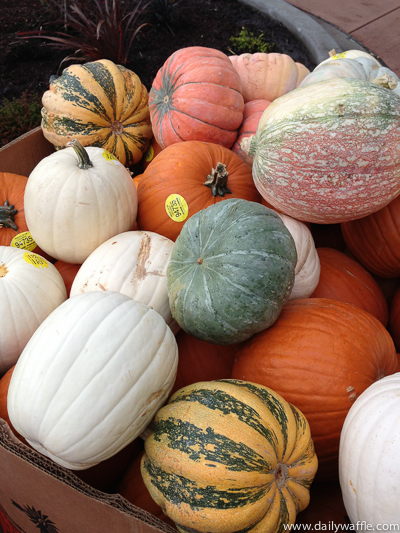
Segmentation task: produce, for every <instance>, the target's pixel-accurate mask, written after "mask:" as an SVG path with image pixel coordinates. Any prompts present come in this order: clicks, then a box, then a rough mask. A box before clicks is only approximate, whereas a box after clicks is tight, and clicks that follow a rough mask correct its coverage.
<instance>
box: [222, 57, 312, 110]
mask: <svg viewBox="0 0 400 533" xmlns="http://www.w3.org/2000/svg"><path fill="white" fill-rule="evenodd" d="M229 59H230V60H231V62H232V65H233V66H234V67H235V69H236V70H237V72H238V74H239V76H240V80H241V82H242V93H243V97H244V101H245V102H250V101H251V100H269V101H270V102H272V101H273V100H275V99H276V98H278V97H279V96H282V95H284V94H286V93H288V92H290V91H293V89H295V88H296V87H297V86H298V85H299V83H300V82H301V81H302V79H303V78H304V77H305V76H307V75H308V74H309V73H310V71H309V70H308V68H307V67H305V66H304V65H302V64H301V63H296V62H295V61H294V60H293V59H292V58H291V57H290V56H288V55H287V54H278V53H270V54H267V53H264V52H256V53H255V54H241V55H239V56H236V55H233V56H229Z"/></svg>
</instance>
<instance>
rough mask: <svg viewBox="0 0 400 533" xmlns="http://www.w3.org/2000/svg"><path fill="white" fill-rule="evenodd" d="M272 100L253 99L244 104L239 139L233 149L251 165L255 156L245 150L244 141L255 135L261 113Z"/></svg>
mask: <svg viewBox="0 0 400 533" xmlns="http://www.w3.org/2000/svg"><path fill="white" fill-rule="evenodd" d="M270 103H271V102H270V101H269V100H252V101H251V102H247V103H246V104H244V112H243V122H242V124H241V126H240V128H239V131H238V136H237V139H236V141H235V143H234V145H233V146H232V148H231V150H232V151H233V152H235V154H237V155H238V156H239V157H240V159H243V161H244V162H245V163H247V164H248V165H249V167H252V166H253V158H252V157H251V156H250V155H249V154H248V153H247V152H246V151H244V150H243V148H242V142H244V143H246V141H244V139H248V140H249V139H250V137H251V135H255V134H256V131H257V126H258V123H259V122H260V118H261V115H262V114H263V113H264V111H265V110H266V109H267V107H268V106H269V104H270Z"/></svg>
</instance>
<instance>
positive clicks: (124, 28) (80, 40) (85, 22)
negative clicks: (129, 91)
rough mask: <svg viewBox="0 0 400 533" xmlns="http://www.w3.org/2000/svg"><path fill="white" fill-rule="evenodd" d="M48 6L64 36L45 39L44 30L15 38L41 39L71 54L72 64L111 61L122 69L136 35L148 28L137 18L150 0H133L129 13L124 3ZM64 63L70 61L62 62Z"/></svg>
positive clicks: (57, 0) (80, 1)
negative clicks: (72, 53)
mask: <svg viewBox="0 0 400 533" xmlns="http://www.w3.org/2000/svg"><path fill="white" fill-rule="evenodd" d="M47 3H48V4H52V5H53V6H55V7H56V8H57V9H58V11H59V13H60V15H61V18H60V19H59V20H57V21H55V22H56V23H57V24H62V25H63V26H64V32H62V31H55V32H54V33H53V34H52V35H46V34H45V33H44V32H43V30H39V31H27V32H22V33H19V34H18V35H17V37H18V38H20V39H32V38H40V39H44V40H46V41H50V45H51V46H53V47H54V48H58V49H64V50H74V51H75V55H74V56H73V59H74V60H83V61H93V60H99V59H110V60H111V61H113V62H114V63H116V64H119V65H121V64H125V63H127V61H128V54H129V51H130V48H131V46H132V43H133V40H134V39H135V37H136V36H137V34H138V32H139V31H140V30H141V29H142V28H143V27H144V26H146V25H148V23H147V22H144V23H140V18H141V16H142V15H143V14H144V12H145V11H146V9H147V8H148V6H149V5H150V4H151V3H152V0H147V1H145V0H135V1H134V2H133V4H134V8H133V9H132V10H130V11H128V10H127V9H126V8H124V4H125V3H124V1H123V0H104V1H103V2H101V1H100V0H93V3H90V4H88V3H87V2H85V1H84V0H76V1H75V2H74V3H73V4H70V5H67V3H66V2H65V1H64V0H47ZM67 31H69V33H67ZM76 54H80V57H77V56H76ZM67 59H71V57H68V58H66V59H64V61H65V60H67Z"/></svg>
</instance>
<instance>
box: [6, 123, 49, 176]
mask: <svg viewBox="0 0 400 533" xmlns="http://www.w3.org/2000/svg"><path fill="white" fill-rule="evenodd" d="M53 152H55V149H54V147H53V145H52V144H51V143H49V141H48V140H47V139H45V138H44V136H43V133H42V128H41V127H40V126H38V127H37V128H35V129H33V130H31V131H29V132H28V133H25V134H24V135H21V137H18V139H14V140H13V141H11V142H9V143H8V144H6V145H5V146H3V147H2V148H0V172H12V173H13V174H20V175H21V176H29V174H30V173H31V172H32V170H33V169H34V168H35V166H36V165H37V164H38V163H39V161H40V160H41V159H43V158H44V157H47V156H48V155H50V154H52V153H53Z"/></svg>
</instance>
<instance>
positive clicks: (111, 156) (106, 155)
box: [103, 150, 119, 163]
mask: <svg viewBox="0 0 400 533" xmlns="http://www.w3.org/2000/svg"><path fill="white" fill-rule="evenodd" d="M103 157H104V159H106V160H107V161H111V162H112V163H113V162H114V161H117V163H119V160H118V159H117V158H116V157H115V155H114V154H111V153H110V152H107V150H104V152H103Z"/></svg>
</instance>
